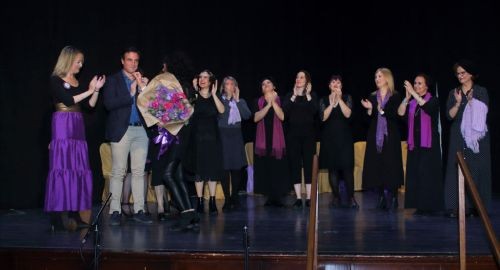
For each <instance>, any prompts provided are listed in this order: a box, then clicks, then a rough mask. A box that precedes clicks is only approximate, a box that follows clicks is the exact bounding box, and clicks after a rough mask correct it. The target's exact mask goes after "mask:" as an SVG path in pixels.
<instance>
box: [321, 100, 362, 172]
mask: <svg viewBox="0 0 500 270" xmlns="http://www.w3.org/2000/svg"><path fill="white" fill-rule="evenodd" d="M342 100H343V101H344V102H345V103H346V105H347V106H348V107H349V108H351V107H352V99H351V96H350V95H342ZM328 106H330V100H329V98H328V96H326V97H323V98H322V99H321V100H320V103H319V108H320V118H321V119H323V112H324V111H325V109H326V107H328ZM319 166H320V169H328V170H353V168H354V145H353V140H352V132H351V126H350V124H349V118H346V117H345V116H344V114H343V113H342V110H341V109H340V105H337V107H335V108H333V109H332V112H331V113H330V117H328V119H327V120H326V121H324V122H323V127H322V132H321V149H320V152H319Z"/></svg>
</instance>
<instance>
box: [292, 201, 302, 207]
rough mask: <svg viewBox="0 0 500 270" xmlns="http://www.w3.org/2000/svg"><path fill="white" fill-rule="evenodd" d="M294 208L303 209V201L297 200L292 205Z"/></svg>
mask: <svg viewBox="0 0 500 270" xmlns="http://www.w3.org/2000/svg"><path fill="white" fill-rule="evenodd" d="M292 207H293V208H302V199H297V200H296V201H295V203H294V204H292Z"/></svg>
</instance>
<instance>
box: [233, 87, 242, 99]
mask: <svg viewBox="0 0 500 270" xmlns="http://www.w3.org/2000/svg"><path fill="white" fill-rule="evenodd" d="M233 99H234V101H236V102H238V101H240V88H239V87H238V86H235V87H234V95H233Z"/></svg>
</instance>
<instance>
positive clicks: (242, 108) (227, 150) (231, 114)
mask: <svg viewBox="0 0 500 270" xmlns="http://www.w3.org/2000/svg"><path fill="white" fill-rule="evenodd" d="M221 94H222V98H221V101H222V104H224V108H225V109H224V113H223V114H220V115H219V131H220V136H221V141H222V157H223V159H224V178H223V179H222V180H221V185H222V191H223V192H224V206H223V207H222V210H223V211H227V210H231V209H234V208H238V207H239V205H240V200H239V198H238V187H239V186H240V180H241V169H242V168H243V167H245V166H247V158H246V155H245V145H244V142H243V134H242V133H241V122H242V121H243V120H247V119H249V118H250V115H251V114H252V113H251V112H250V109H249V108H248V106H247V103H246V101H245V100H244V99H243V98H240V88H239V87H238V82H237V81H236V79H235V78H233V77H231V76H227V77H225V78H224V80H223V81H222V87H221ZM231 191H232V192H231Z"/></svg>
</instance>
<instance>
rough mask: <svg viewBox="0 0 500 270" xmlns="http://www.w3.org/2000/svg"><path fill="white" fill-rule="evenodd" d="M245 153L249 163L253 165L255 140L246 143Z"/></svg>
mask: <svg viewBox="0 0 500 270" xmlns="http://www.w3.org/2000/svg"><path fill="white" fill-rule="evenodd" d="M245 154H246V156H247V162H248V165H253V142H247V143H246V144H245Z"/></svg>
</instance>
